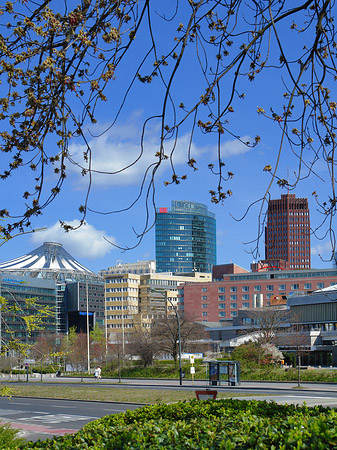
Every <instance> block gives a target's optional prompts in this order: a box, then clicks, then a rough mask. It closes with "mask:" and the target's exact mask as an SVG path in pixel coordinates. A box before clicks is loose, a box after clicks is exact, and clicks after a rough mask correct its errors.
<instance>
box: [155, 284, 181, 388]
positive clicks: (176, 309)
mask: <svg viewBox="0 0 337 450" xmlns="http://www.w3.org/2000/svg"><path fill="white" fill-rule="evenodd" d="M150 290H151V291H152V292H156V293H157V294H160V295H162V296H163V298H164V299H165V300H166V301H167V302H169V303H170V305H171V306H172V308H173V310H174V313H175V316H176V319H177V324H178V345H179V385H180V386H182V384H183V370H182V367H181V328H180V317H179V314H178V308H177V307H176V305H174V304H173V302H172V301H171V300H170V299H169V298H168V296H167V292H166V291H165V293H163V292H161V291H158V290H157V289H153V288H150Z"/></svg>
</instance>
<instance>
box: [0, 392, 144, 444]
mask: <svg viewBox="0 0 337 450" xmlns="http://www.w3.org/2000/svg"><path fill="white" fill-rule="evenodd" d="M139 406H142V405H136V404H125V403H107V402H86V401H76V400H75V401H74V400H57V399H39V398H23V397H12V398H10V399H9V398H4V397H0V422H2V423H3V422H9V423H11V425H12V426H13V427H14V428H18V429H20V430H21V433H20V435H21V436H23V437H25V438H26V439H28V440H32V441H35V440H37V439H46V438H48V437H53V436H54V435H58V436H59V435H63V434H66V433H75V432H76V431H78V430H80V429H81V428H82V427H83V426H84V425H85V424H86V423H88V422H91V421H93V420H95V419H99V418H100V417H103V416H106V415H107V414H117V413H120V412H124V411H126V410H127V409H136V408H137V407H139Z"/></svg>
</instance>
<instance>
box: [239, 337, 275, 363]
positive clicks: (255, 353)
mask: <svg viewBox="0 0 337 450" xmlns="http://www.w3.org/2000/svg"><path fill="white" fill-rule="evenodd" d="M232 359H234V360H237V361H240V362H242V363H243V364H244V366H246V367H255V366H266V365H269V364H272V363H277V362H280V361H281V360H282V359H283V354H282V353H281V352H280V351H279V350H278V349H277V347H275V345H273V344H262V345H260V344H259V343H258V342H254V341H249V342H246V343H245V344H242V345H239V346H238V347H236V348H235V350H234V351H233V353H232Z"/></svg>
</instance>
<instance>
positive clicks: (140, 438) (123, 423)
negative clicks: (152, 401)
mask: <svg viewBox="0 0 337 450" xmlns="http://www.w3.org/2000/svg"><path fill="white" fill-rule="evenodd" d="M336 439H337V413H336V411H334V410H331V409H329V408H323V407H314V408H308V407H306V406H295V405H277V404H276V403H274V402H265V401H256V400H254V401H245V400H233V399H226V400H219V401H196V400H192V401H190V402H179V403H175V404H169V405H154V406H145V407H143V408H140V409H137V410H134V411H127V412H125V413H122V414H116V415H109V416H106V417H103V418H102V419H99V420H96V421H94V422H91V423H89V424H87V425H86V426H84V428H83V429H82V430H81V431H79V432H78V433H76V434H74V435H67V436H61V437H58V438H55V439H47V440H45V441H38V442H36V443H34V442H30V443H27V444H26V445H24V446H21V447H19V448H20V449H22V450H23V449H35V450H43V449H49V450H56V449H57V450H63V449H72V450H75V449H92V450H101V449H102V448H104V449H111V450H113V449H145V448H151V449H152V450H155V449H161V448H163V447H166V449H242V450H243V449H256V448H259V449H266V450H267V449H268V450H269V449H274V450H276V449H280V450H281V449H282V450H286V449H289V450H290V449H294V448H297V449H301V448H306V449H312V450H314V449H315V450H316V449H332V448H336V447H335V443H336Z"/></svg>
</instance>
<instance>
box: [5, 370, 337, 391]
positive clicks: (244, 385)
mask: <svg viewBox="0 0 337 450" xmlns="http://www.w3.org/2000/svg"><path fill="white" fill-rule="evenodd" d="M26 380H27V378H26V375H22V374H21V375H20V376H19V379H18V375H12V376H11V377H10V376H9V375H0V381H2V382H6V381H22V382H26ZM28 381H29V382H32V383H34V382H41V375H40V374H34V375H29V378H28ZM42 381H43V382H46V383H51V382H52V383H74V384H75V383H82V382H81V377H80V376H79V377H67V376H61V377H56V376H55V374H43V376H42ZM83 383H90V384H91V383H92V384H97V385H100V384H104V385H115V384H118V385H119V386H120V385H125V386H128V385H129V386H139V387H142V386H144V387H147V386H169V387H176V388H177V389H179V388H184V387H188V388H194V387H195V388H198V387H203V388H212V389H213V388H214V389H230V390H241V389H254V390H262V391H263V390H265V389H275V390H289V389H295V388H297V381H285V382H282V381H268V382H266V381H242V382H241V384H240V385H236V386H229V385H228V384H227V383H226V382H224V383H223V384H221V385H216V386H211V385H209V383H208V382H207V381H206V380H194V382H192V380H190V379H183V382H182V386H180V385H179V380H178V379H160V378H156V379H147V378H143V379H141V378H121V382H119V379H118V378H104V377H103V378H101V379H100V381H97V380H96V379H95V378H94V377H93V376H92V377H83ZM301 389H304V390H314V391H325V392H326V391H331V392H337V383H316V382H310V383H309V382H303V383H302V382H301Z"/></svg>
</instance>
